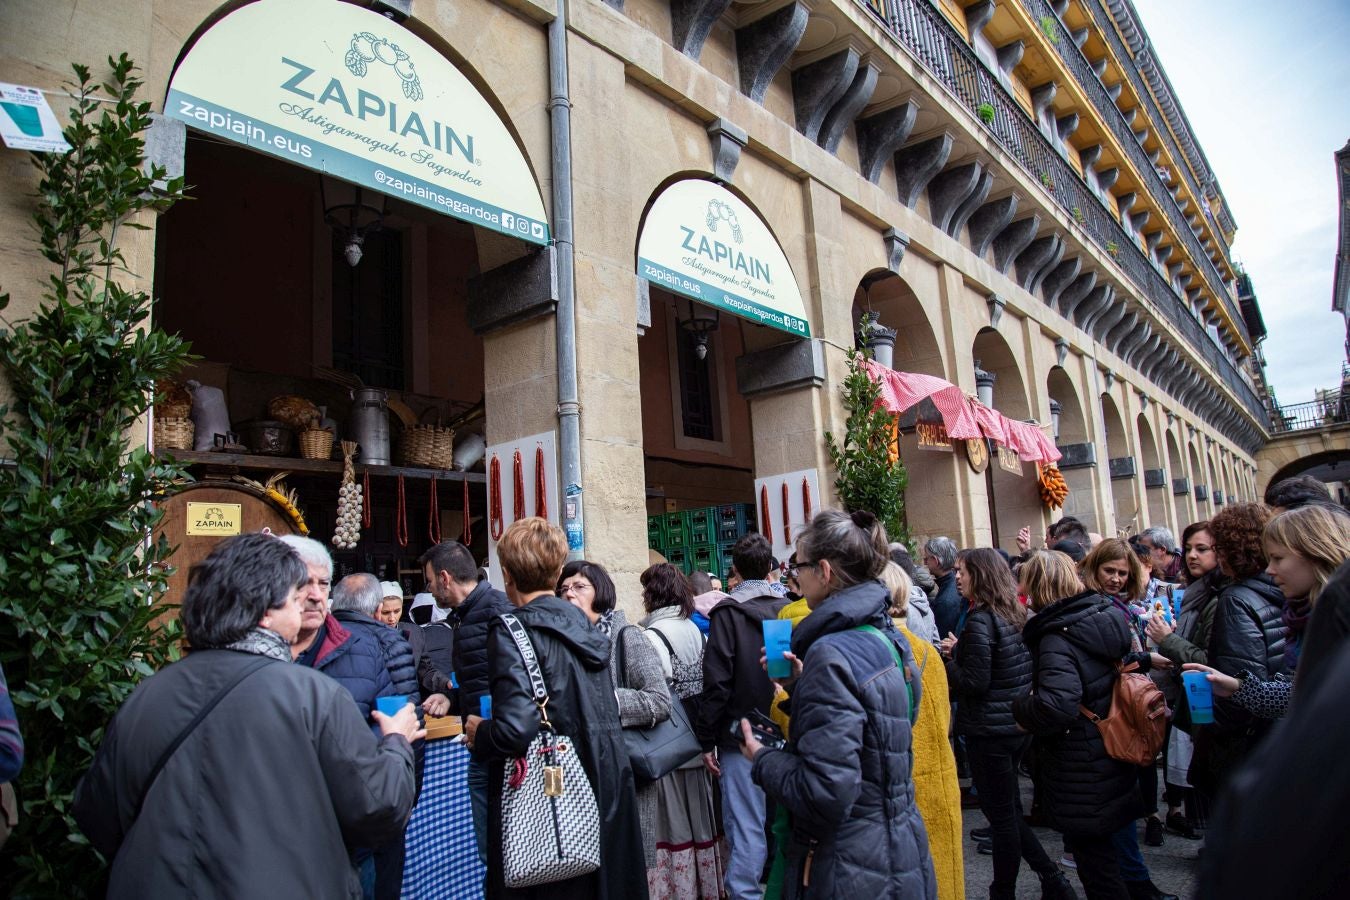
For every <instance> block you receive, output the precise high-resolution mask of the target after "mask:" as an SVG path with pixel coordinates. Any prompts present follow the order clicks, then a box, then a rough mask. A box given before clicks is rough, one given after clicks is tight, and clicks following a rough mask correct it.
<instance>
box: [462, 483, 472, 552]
mask: <svg viewBox="0 0 1350 900" xmlns="http://www.w3.org/2000/svg"><path fill="white" fill-rule="evenodd" d="M459 539H460V540H461V541H462V542H463V543H464V546H465V547H467V546H469V545H470V544H472V543H473V518H472V517H471V516H470V515H469V479H468V478H467V477H465V479H464V524H463V525H462V526H461V527H460V535H459Z"/></svg>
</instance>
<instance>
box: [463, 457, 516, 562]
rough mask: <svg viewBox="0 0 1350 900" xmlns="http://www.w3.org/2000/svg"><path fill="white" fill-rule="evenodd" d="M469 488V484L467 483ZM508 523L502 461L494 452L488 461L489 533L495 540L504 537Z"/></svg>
mask: <svg viewBox="0 0 1350 900" xmlns="http://www.w3.org/2000/svg"><path fill="white" fill-rule="evenodd" d="M465 489H466V490H467V489H468V485H467V484H466V485H465ZM505 530H506V525H505V523H504V522H503V521H502V463H501V460H499V459H498V458H497V454H495V453H494V454H492V461H491V462H489V463H488V534H489V535H491V536H492V540H493V541H494V542H496V541H500V540H501V539H502V532H503V531H505Z"/></svg>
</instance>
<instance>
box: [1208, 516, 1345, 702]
mask: <svg viewBox="0 0 1350 900" xmlns="http://www.w3.org/2000/svg"><path fill="white" fill-rule="evenodd" d="M1261 545H1262V547H1263V549H1264V550H1265V552H1266V560H1267V563H1266V574H1267V575H1269V576H1270V577H1271V578H1272V579H1273V580H1274V582H1275V585H1276V586H1277V587H1278V588H1279V589H1280V590H1281V591H1282V592H1283V593H1284V596H1285V603H1286V605H1285V609H1284V624H1285V629H1286V636H1285V645H1284V664H1285V665H1286V666H1287V667H1288V669H1289V674H1279V675H1276V676H1275V677H1274V678H1272V679H1268V680H1266V679H1261V678H1257V677H1254V676H1253V675H1252V673H1251V672H1250V671H1247V670H1243V671H1241V672H1239V673H1238V675H1237V676H1236V677H1234V676H1232V675H1226V674H1224V673H1223V672H1220V671H1218V670H1217V669H1212V668H1210V667H1209V666H1205V665H1200V664H1197V663H1191V664H1188V665H1186V666H1184V667H1183V668H1184V669H1186V670H1188V671H1192V672H1205V673H1207V675H1206V680H1207V681H1209V683H1210V687H1211V688H1212V689H1213V691H1214V694H1215V696H1218V697H1230V698H1232V701H1233V703H1235V704H1237V705H1238V706H1240V707H1242V708H1243V709H1245V710H1247V711H1248V712H1250V713H1252V714H1253V715H1255V716H1258V717H1259V718H1262V719H1279V718H1283V717H1284V714H1285V712H1287V711H1288V709H1289V700H1290V697H1291V696H1292V694H1293V690H1294V685H1295V683H1296V682H1295V679H1294V677H1293V674H1292V673H1293V672H1295V671H1297V667H1298V664H1299V662H1300V661H1301V651H1302V650H1303V647H1304V642H1305V640H1308V641H1310V640H1311V638H1312V636H1313V635H1314V634H1315V632H1314V631H1313V630H1312V629H1308V630H1307V638H1306V639H1305V636H1304V626H1305V625H1306V624H1307V622H1308V619H1309V617H1310V616H1311V615H1312V613H1313V610H1314V609H1315V607H1316V604H1317V599H1318V597H1319V596H1320V595H1321V592H1322V589H1323V588H1324V587H1326V585H1327V581H1328V580H1329V579H1330V578H1331V575H1332V573H1333V572H1335V571H1336V569H1337V567H1339V566H1340V565H1341V563H1343V562H1345V560H1346V559H1347V558H1350V516H1344V515H1341V514H1339V513H1336V512H1334V511H1332V510H1331V509H1329V508H1326V507H1320V506H1305V507H1301V508H1299V509H1291V510H1289V511H1288V512H1283V513H1280V514H1279V515H1278V516H1276V517H1275V518H1273V519H1271V520H1270V522H1269V523H1267V525H1266V527H1265V530H1264V531H1263V532H1262V534H1261ZM1301 678H1302V676H1301V675H1300V681H1299V682H1298V683H1300V684H1301Z"/></svg>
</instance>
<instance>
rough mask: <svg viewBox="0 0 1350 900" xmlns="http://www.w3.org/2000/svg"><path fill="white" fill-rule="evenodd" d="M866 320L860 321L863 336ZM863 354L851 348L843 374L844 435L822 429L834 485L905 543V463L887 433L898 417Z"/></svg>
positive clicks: (850, 504) (848, 505)
mask: <svg viewBox="0 0 1350 900" xmlns="http://www.w3.org/2000/svg"><path fill="white" fill-rule="evenodd" d="M867 328H868V321H867V319H866V318H864V320H863V340H864V341H865V340H866V338H867V334H866V331H867ZM866 359H867V354H866V353H865V352H864V351H862V350H852V351H850V352H849V355H848V377H846V378H845V379H844V384H843V392H844V409H845V410H846V411H847V412H848V418H847V419H845V420H844V434H843V439H842V440H836V439H835V436H834V435H833V434H832V433H831V432H828V431H827V432H825V445H826V448H827V449H828V450H829V453H830V462H831V463H833V464H834V468H835V471H836V472H837V473H838V477H836V478H835V481H834V489H835V491H836V492H837V493H838V494H839V500H840V502H841V503H843V505H844V508H845V509H847V510H848V511H849V512H853V511H855V510H860V509H863V510H867V511H868V512H870V513H872V515H874V516H876V517H877V518H878V519H880V520H881V521H882V523H883V524H884V525H885V526H886V534H887V535H888V536H889V537H890V539H891V540H892V541H900V542H903V543H905V544H908V543H909V531H908V529H907V528H906V526H905V487H906V485H907V484H908V482H909V476H908V475H907V474H906V472H905V464H904V462H902V461H901V460H900V459H899V458H898V457H897V458H895V459H894V460H892V459H891V456H890V448H891V434H892V429H893V428H894V425H895V419H896V417H895V416H894V415H892V414H891V413H889V412H887V411H886V408H885V407H883V406H882V405H881V403H880V401H881V388H880V386H878V385H877V384H875V383H874V382H873V381H872V379H871V378H869V377H868V376H867V371H866V370H865V369H864V368H863V361H864V360H866Z"/></svg>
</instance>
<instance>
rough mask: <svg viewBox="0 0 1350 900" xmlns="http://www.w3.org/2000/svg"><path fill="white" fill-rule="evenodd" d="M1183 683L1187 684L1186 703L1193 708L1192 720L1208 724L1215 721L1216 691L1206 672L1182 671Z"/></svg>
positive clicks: (1200, 723) (1198, 723)
mask: <svg viewBox="0 0 1350 900" xmlns="http://www.w3.org/2000/svg"><path fill="white" fill-rule="evenodd" d="M1181 683H1182V684H1184V685H1185V686H1186V703H1187V704H1188V705H1189V706H1190V708H1191V721H1192V722H1194V723H1195V724H1196V725H1208V724H1209V723H1210V722H1213V721H1214V692H1213V690H1211V689H1210V686H1209V679H1208V678H1206V677H1205V673H1204V672H1182V673H1181Z"/></svg>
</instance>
